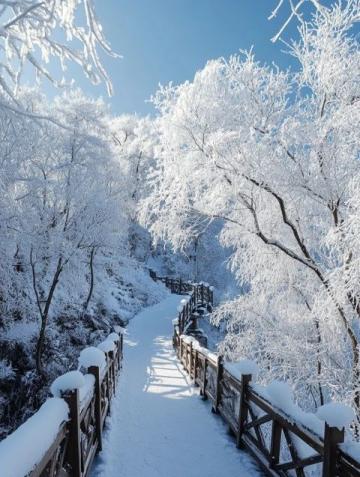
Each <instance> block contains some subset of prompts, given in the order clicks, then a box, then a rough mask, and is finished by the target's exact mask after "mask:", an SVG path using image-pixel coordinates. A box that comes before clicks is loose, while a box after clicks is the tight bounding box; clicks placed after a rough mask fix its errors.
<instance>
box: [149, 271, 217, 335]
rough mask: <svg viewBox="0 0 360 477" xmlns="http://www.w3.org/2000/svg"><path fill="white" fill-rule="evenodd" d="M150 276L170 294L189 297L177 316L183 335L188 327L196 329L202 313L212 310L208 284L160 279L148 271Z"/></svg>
mask: <svg viewBox="0 0 360 477" xmlns="http://www.w3.org/2000/svg"><path fill="white" fill-rule="evenodd" d="M150 276H151V277H152V279H153V280H155V281H159V282H162V283H164V284H165V286H166V287H167V288H169V290H170V291H171V293H176V294H178V295H189V300H188V301H186V303H184V304H183V306H182V309H181V311H180V312H179V315H178V327H179V331H180V333H184V332H185V331H186V330H187V328H188V327H189V326H192V329H194V328H195V327H196V319H197V317H198V316H199V314H201V312H204V311H205V309H206V310H207V311H209V310H211V309H212V306H213V304H214V292H213V287H211V286H209V284H208V283H203V282H200V283H195V282H191V281H185V280H181V278H169V277H160V276H157V274H156V273H155V272H154V271H153V270H150Z"/></svg>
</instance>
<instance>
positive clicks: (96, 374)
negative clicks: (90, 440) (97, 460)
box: [88, 366, 102, 451]
mask: <svg viewBox="0 0 360 477" xmlns="http://www.w3.org/2000/svg"><path fill="white" fill-rule="evenodd" d="M88 373H89V374H92V375H93V376H94V378H95V422H96V436H97V440H98V443H99V445H98V450H99V451H101V450H102V425H101V385H100V368H99V367H98V366H90V367H89V368H88Z"/></svg>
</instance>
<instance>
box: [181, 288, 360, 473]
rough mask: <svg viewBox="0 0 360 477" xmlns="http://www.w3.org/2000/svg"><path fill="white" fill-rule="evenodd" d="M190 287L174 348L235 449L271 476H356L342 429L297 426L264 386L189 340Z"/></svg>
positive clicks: (357, 469)
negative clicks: (226, 428) (244, 451)
mask: <svg viewBox="0 0 360 477" xmlns="http://www.w3.org/2000/svg"><path fill="white" fill-rule="evenodd" d="M195 288H196V285H194V289H193V290H192V291H190V294H191V299H190V301H189V302H187V303H186V304H184V306H183V309H182V310H181V311H179V316H178V320H177V322H176V323H175V325H174V337H173V342H174V347H175V349H176V352H177V356H178V359H179V360H180V362H181V363H182V365H183V367H184V369H185V370H186V372H187V373H188V375H189V376H190V377H191V378H192V379H193V381H194V384H195V385H196V386H199V387H200V395H201V396H202V397H203V399H209V400H210V401H211V402H212V410H213V412H215V413H218V414H220V415H221V417H222V418H223V419H224V420H225V422H226V423H227V424H228V426H229V430H230V432H231V433H232V434H233V435H234V437H235V439H236V445H237V447H239V448H245V449H247V451H249V452H250V453H251V454H252V456H253V457H254V458H255V459H256V460H257V462H258V463H259V464H260V465H261V467H262V469H263V470H264V472H265V473H266V475H269V476H271V477H290V476H291V477H292V476H296V477H307V476H310V475H311V476H313V475H319V476H322V477H360V462H358V461H357V460H355V459H354V458H353V457H351V456H350V455H349V454H348V453H346V452H345V450H344V446H343V444H342V443H343V442H344V434H345V433H344V429H342V430H339V429H338V428H337V427H330V426H328V425H327V424H326V423H324V424H323V428H321V429H322V432H320V433H317V431H316V430H315V429H314V428H313V427H314V426H312V425H311V419H310V420H307V419H304V422H300V421H297V420H296V418H294V416H290V415H288V414H286V412H283V411H282V410H281V409H280V408H278V407H277V406H276V405H274V404H273V403H272V402H270V400H269V399H268V397H267V396H266V392H262V390H263V389H264V388H261V387H260V386H256V385H255V384H252V376H251V375H250V374H239V373H235V374H237V375H235V374H234V372H232V371H231V364H230V363H224V361H223V359H222V357H221V356H220V355H218V354H216V353H212V352H210V351H209V350H208V349H206V348H204V347H202V346H201V345H200V343H199V341H198V340H196V339H195V338H194V337H192V336H189V334H190V335H191V329H190V330H189V331H187V330H186V327H184V326H183V324H182V323H183V321H184V318H183V317H184V315H185V316H186V317H188V316H191V315H192V313H193V310H194V308H196V306H197V305H198V302H197V298H196V297H197V296H198V295H197V294H196V293H197V292H196V291H195ZM195 295H196V297H195ZM202 305H205V303H204V302H202ZM185 321H186V320H185ZM184 331H185V333H186V334H183V333H184ZM305 414H306V413H303V415H305ZM307 416H309V414H308V415H307ZM311 416H314V415H311ZM309 423H310V424H309ZM315 427H316V426H315ZM320 427H321V426H320Z"/></svg>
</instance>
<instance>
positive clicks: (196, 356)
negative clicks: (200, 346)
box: [194, 348, 199, 386]
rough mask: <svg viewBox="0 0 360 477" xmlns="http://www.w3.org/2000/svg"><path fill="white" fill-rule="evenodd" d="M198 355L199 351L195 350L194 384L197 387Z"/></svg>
mask: <svg viewBox="0 0 360 477" xmlns="http://www.w3.org/2000/svg"><path fill="white" fill-rule="evenodd" d="M198 354H199V351H198V350H197V349H196V348H195V357H194V382H195V386H198V384H197V382H196V380H197V368H198Z"/></svg>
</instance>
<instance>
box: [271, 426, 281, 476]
mask: <svg viewBox="0 0 360 477" xmlns="http://www.w3.org/2000/svg"><path fill="white" fill-rule="evenodd" d="M281 433H282V428H281V425H280V423H279V422H277V421H275V420H274V421H273V422H272V427H271V444H270V459H271V462H270V467H274V466H275V465H276V464H278V463H279V460H280V447H281Z"/></svg>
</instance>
